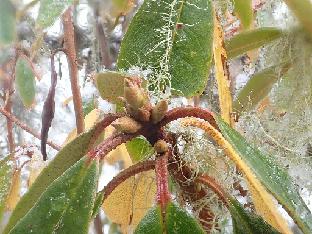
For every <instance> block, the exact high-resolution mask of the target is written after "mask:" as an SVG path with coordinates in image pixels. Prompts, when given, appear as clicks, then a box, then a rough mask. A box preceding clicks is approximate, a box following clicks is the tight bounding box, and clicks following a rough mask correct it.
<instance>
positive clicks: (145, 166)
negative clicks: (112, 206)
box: [100, 160, 156, 201]
mask: <svg viewBox="0 0 312 234" xmlns="http://www.w3.org/2000/svg"><path fill="white" fill-rule="evenodd" d="M155 164H156V162H155V160H147V161H143V162H139V163H137V164H134V165H132V166H131V167H128V168H127V169H125V170H123V171H122V172H120V173H119V174H118V175H117V176H115V177H114V178H113V179H112V180H111V181H110V182H109V183H108V184H107V185H106V186H105V187H104V189H103V190H102V191H101V192H100V193H103V194H104V197H103V201H104V200H105V199H107V198H108V196H109V195H110V194H111V193H112V192H113V191H114V189H115V188H117V187H118V185H120V184H121V183H122V182H124V181H125V180H126V179H128V178H130V177H131V176H134V175H136V174H138V173H141V172H144V171H149V170H153V169H154V168H155Z"/></svg>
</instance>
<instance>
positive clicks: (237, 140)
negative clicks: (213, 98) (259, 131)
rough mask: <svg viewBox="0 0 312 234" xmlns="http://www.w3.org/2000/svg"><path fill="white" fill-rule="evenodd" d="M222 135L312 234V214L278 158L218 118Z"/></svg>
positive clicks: (303, 227) (300, 223)
mask: <svg viewBox="0 0 312 234" xmlns="http://www.w3.org/2000/svg"><path fill="white" fill-rule="evenodd" d="M216 121H217V124H218V126H219V128H220V130H221V132H222V135H223V136H224V137H225V138H226V140H227V141H228V142H229V143H230V144H231V145H232V146H233V148H234V149H235V151H236V152H237V153H238V154H239V155H240V157H241V158H242V160H243V161H245V163H246V164H247V165H248V166H249V168H250V169H251V170H252V172H253V173H254V175H255V176H256V177H257V179H258V180H259V181H260V182H261V183H262V185H263V186H265V188H266V189H267V190H268V191H269V192H270V193H271V194H272V195H273V196H274V197H275V198H276V199H277V200H278V201H279V203H280V204H282V205H283V207H284V208H285V210H286V211H287V212H288V213H289V215H290V216H291V217H292V218H293V219H294V220H295V222H296V223H297V224H298V226H299V227H300V228H301V230H302V231H303V232H304V233H312V214H311V212H310V210H309V208H308V207H307V205H306V204H305V203H304V201H303V199H302V198H301V196H300V194H299V192H298V189H297V187H296V185H295V184H294V183H293V182H292V180H291V178H290V176H289V175H288V174H287V172H286V171H284V170H283V169H282V168H281V167H279V166H278V165H277V164H276V162H275V161H274V159H273V158H274V157H273V156H270V155H267V154H264V153H262V152H261V151H260V150H258V149H257V148H255V147H254V146H252V145H250V144H249V143H248V142H247V141H246V139H245V138H243V137H242V136H241V135H240V134H239V133H238V132H237V131H235V130H234V129H232V128H231V127H230V126H229V125H228V124H227V123H225V122H224V121H223V120H222V119H221V118H220V117H218V116H217V117H216Z"/></svg>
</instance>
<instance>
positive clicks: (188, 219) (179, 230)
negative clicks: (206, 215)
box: [134, 202, 205, 234]
mask: <svg viewBox="0 0 312 234" xmlns="http://www.w3.org/2000/svg"><path fill="white" fill-rule="evenodd" d="M134 233H135V234H145V233H149V234H162V233H170V234H189V233H196V234H200V233H205V231H204V230H203V229H202V227H201V226H200V224H199V223H198V222H197V221H196V220H195V218H194V217H192V216H191V215H190V214H188V213H187V211H186V210H184V209H182V208H181V207H179V206H178V205H176V204H174V203H172V202H170V203H169V204H168V205H167V208H166V215H165V220H163V218H162V215H161V209H160V206H159V205H158V206H155V207H153V208H151V209H150V210H149V211H148V212H147V214H146V216H145V217H144V218H143V219H142V220H141V222H140V223H139V225H138V226H137V228H136V230H135V232H134Z"/></svg>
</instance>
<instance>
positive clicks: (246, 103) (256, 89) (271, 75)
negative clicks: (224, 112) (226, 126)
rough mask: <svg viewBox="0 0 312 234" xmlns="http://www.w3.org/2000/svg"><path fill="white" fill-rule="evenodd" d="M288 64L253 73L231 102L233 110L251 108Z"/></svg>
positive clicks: (286, 68)
mask: <svg viewBox="0 0 312 234" xmlns="http://www.w3.org/2000/svg"><path fill="white" fill-rule="evenodd" d="M289 66H290V65H289V64H286V65H285V64H284V65H282V67H280V66H274V67H270V68H267V69H265V70H263V71H261V72H259V73H256V74H255V75H253V76H252V77H251V78H250V79H249V80H248V82H247V83H246V85H245V86H244V87H243V88H242V89H241V90H240V91H239V93H238V95H237V98H236V100H235V102H234V104H233V109H234V111H236V112H237V113H239V114H240V113H242V112H244V111H249V110H251V109H253V108H254V107H255V106H256V105H257V104H258V103H259V102H260V101H261V100H262V99H263V98H265V97H266V96H267V95H268V94H269V92H270V91H271V89H272V87H273V85H274V84H275V83H276V82H277V81H278V80H279V78H280V77H281V76H283V75H284V74H285V73H286V72H287V71H288V69H289Z"/></svg>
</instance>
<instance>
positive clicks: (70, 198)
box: [10, 157, 98, 234]
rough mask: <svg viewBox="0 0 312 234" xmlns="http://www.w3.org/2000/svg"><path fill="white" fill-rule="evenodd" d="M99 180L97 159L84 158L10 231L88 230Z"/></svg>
mask: <svg viewBox="0 0 312 234" xmlns="http://www.w3.org/2000/svg"><path fill="white" fill-rule="evenodd" d="M97 180H98V161H97V160H92V161H89V159H88V158H87V157H85V158H83V159H81V160H80V161H79V162H77V163H76V164H75V165H73V166H72V167H71V168H69V169H68V170H67V171H66V172H65V173H64V174H63V175H62V176H61V177H59V178H58V179H56V180H55V181H54V182H52V183H51V185H50V186H49V187H48V188H47V190H46V191H44V193H43V194H42V195H41V196H40V198H39V200H38V202H36V204H35V205H34V207H33V208H32V209H31V210H30V211H29V212H28V213H27V214H26V215H25V216H24V217H23V218H22V219H21V220H20V221H19V222H18V223H17V224H16V225H15V227H14V228H13V229H12V230H11V232H10V233H11V234H24V233H88V227H89V222H90V219H91V214H92V209H93V205H94V200H95V196H96V189H97Z"/></svg>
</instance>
